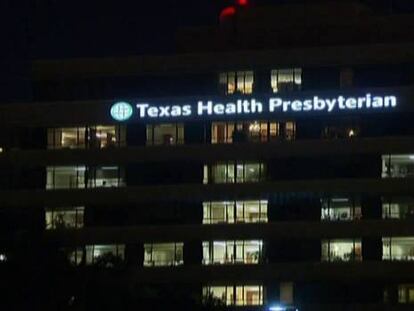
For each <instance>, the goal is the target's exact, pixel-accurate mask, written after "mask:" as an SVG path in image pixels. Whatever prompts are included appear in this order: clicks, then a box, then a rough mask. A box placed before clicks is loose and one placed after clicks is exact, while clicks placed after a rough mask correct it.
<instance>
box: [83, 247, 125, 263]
mask: <svg viewBox="0 0 414 311" xmlns="http://www.w3.org/2000/svg"><path fill="white" fill-rule="evenodd" d="M124 259H125V245H87V246H86V264H88V265H91V264H97V265H102V266H105V267H113V266H115V265H117V264H119V263H121V262H122V261H123V260H124Z"/></svg>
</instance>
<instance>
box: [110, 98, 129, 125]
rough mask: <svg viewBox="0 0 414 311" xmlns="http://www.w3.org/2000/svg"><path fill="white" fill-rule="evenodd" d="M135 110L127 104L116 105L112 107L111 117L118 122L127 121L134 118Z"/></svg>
mask: <svg viewBox="0 0 414 311" xmlns="http://www.w3.org/2000/svg"><path fill="white" fill-rule="evenodd" d="M132 112H133V108H132V106H131V105H130V104H129V103H127V102H119V103H115V104H113V105H112V107H111V116H112V118H114V119H115V120H117V121H126V120H128V119H129V118H130V117H131V116H132Z"/></svg>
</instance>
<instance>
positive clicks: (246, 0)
mask: <svg viewBox="0 0 414 311" xmlns="http://www.w3.org/2000/svg"><path fill="white" fill-rule="evenodd" d="M237 4H238V5H241V6H244V5H248V4H249V0H237Z"/></svg>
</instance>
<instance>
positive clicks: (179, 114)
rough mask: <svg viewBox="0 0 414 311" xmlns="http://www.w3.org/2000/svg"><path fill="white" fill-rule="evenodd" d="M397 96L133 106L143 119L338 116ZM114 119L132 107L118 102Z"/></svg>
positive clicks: (389, 105) (382, 106)
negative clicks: (298, 115) (323, 114)
mask: <svg viewBox="0 0 414 311" xmlns="http://www.w3.org/2000/svg"><path fill="white" fill-rule="evenodd" d="M397 102H398V99H397V96H394V95H386V96H384V95H376V94H371V93H366V94H364V95H362V96H344V95H338V96H336V97H326V96H321V95H314V96H306V97H304V98H284V97H277V96H267V97H265V98H232V99H230V100H228V101H226V102H224V101H221V100H213V99H209V98H206V99H203V100H201V99H200V100H197V99H191V100H188V99H187V100H183V101H182V102H181V103H168V102H167V103H165V102H163V103H161V102H160V103H151V102H140V103H136V104H135V107H134V109H136V110H137V116H138V118H139V119H143V120H174V119H183V118H188V119H190V118H204V117H210V118H212V117H233V116H249V115H252V116H258V115H261V114H267V115H268V116H269V115H278V116H280V115H283V114H290V115H292V114H301V115H304V114H306V113H312V112H314V113H327V114H331V113H338V112H353V111H378V110H386V109H393V108H395V107H396V106H397ZM111 115H112V117H113V118H114V119H115V120H118V121H124V120H126V119H128V118H130V117H131V115H132V107H131V105H129V104H127V103H123V102H121V103H117V104H115V105H114V106H113V107H112V109H111Z"/></svg>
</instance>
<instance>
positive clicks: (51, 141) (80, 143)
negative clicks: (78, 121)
mask: <svg viewBox="0 0 414 311" xmlns="http://www.w3.org/2000/svg"><path fill="white" fill-rule="evenodd" d="M47 134H48V135H47V140H48V148H49V149H60V148H85V140H86V129H85V128H81V127H80V128H78V127H65V128H50V129H48V132H47Z"/></svg>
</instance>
